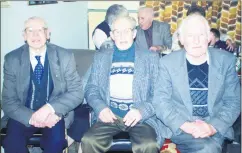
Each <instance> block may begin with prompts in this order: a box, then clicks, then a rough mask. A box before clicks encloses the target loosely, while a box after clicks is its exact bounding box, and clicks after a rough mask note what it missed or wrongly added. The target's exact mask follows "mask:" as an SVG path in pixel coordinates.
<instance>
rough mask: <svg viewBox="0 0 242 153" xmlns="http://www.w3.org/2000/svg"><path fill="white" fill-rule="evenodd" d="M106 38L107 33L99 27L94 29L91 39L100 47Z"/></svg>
mask: <svg viewBox="0 0 242 153" xmlns="http://www.w3.org/2000/svg"><path fill="white" fill-rule="evenodd" d="M107 39H108V37H107V35H106V34H105V33H104V32H103V31H102V30H100V29H96V30H95V31H94V34H93V37H92V40H93V43H94V45H95V46H96V47H97V48H98V49H100V47H101V45H102V44H103V42H105V41H106V40H107Z"/></svg>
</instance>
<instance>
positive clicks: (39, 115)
mask: <svg viewBox="0 0 242 153" xmlns="http://www.w3.org/2000/svg"><path fill="white" fill-rule="evenodd" d="M50 114H53V112H52V110H51V108H50V107H49V106H47V105H44V106H43V107H41V108H40V109H39V110H37V111H36V112H34V113H33V115H32V116H31V118H30V121H29V124H31V125H33V126H35V127H44V126H45V124H44V122H45V120H46V119H47V117H48V116H49V115H50Z"/></svg>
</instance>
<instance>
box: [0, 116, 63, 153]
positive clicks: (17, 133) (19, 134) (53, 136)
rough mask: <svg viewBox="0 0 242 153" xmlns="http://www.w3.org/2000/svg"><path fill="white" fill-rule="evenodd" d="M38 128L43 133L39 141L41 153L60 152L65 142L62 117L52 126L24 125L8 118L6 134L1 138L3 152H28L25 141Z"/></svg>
mask: <svg viewBox="0 0 242 153" xmlns="http://www.w3.org/2000/svg"><path fill="white" fill-rule="evenodd" d="M39 130H40V131H41V133H42V134H43V135H42V137H41V141H40V146H41V148H43V149H44V152H43V153H62V151H63V148H64V147H65V144H66V140H65V123H64V119H62V120H60V121H59V122H58V123H57V124H56V125H55V126H54V127H52V128H47V127H46V128H36V127H33V126H31V127H26V126H25V125H23V124H21V123H20V122H18V121H15V120H13V119H9V121H8V124H7V135H6V137H5V139H4V140H3V147H4V151H5V153H28V148H27V142H28V140H29V138H30V137H31V136H32V135H33V134H34V133H36V132H37V131H39Z"/></svg>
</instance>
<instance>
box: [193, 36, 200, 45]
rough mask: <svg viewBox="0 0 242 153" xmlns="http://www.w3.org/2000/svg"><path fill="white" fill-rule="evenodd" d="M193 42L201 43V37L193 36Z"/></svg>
mask: <svg viewBox="0 0 242 153" xmlns="http://www.w3.org/2000/svg"><path fill="white" fill-rule="evenodd" d="M193 42H194V43H195V44H199V43H200V38H199V36H194V37H193Z"/></svg>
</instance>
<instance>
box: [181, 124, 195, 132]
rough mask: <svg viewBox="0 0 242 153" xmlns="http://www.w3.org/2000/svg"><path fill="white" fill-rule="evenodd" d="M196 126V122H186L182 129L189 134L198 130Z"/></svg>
mask: <svg viewBox="0 0 242 153" xmlns="http://www.w3.org/2000/svg"><path fill="white" fill-rule="evenodd" d="M196 128H197V126H196V125H195V124H194V122H185V123H184V124H182V126H181V127H180V129H181V130H182V131H184V132H185V133H188V134H193V133H194V131H195V130H196Z"/></svg>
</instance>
